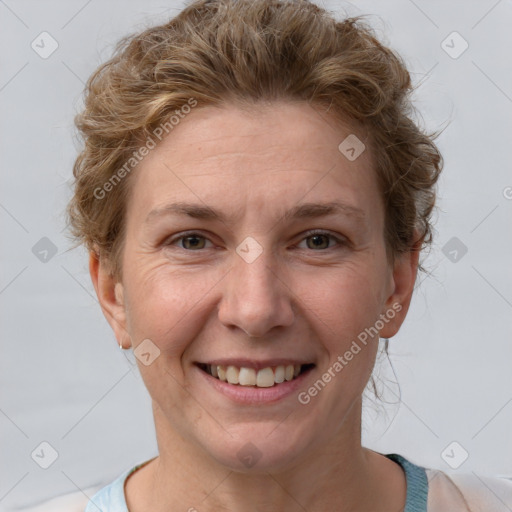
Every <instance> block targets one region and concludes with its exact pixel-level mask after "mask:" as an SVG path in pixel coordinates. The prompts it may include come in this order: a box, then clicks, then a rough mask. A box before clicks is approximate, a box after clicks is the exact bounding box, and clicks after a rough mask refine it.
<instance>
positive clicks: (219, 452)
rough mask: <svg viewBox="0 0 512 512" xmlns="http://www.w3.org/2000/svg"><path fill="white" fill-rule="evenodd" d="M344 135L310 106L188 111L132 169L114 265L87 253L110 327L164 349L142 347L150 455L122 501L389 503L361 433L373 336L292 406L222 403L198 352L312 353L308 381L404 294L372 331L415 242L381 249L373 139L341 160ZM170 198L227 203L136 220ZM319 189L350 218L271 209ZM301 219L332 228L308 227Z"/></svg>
mask: <svg viewBox="0 0 512 512" xmlns="http://www.w3.org/2000/svg"><path fill="white" fill-rule="evenodd" d="M354 132H355V131H354V130H351V129H350V127H349V126H348V125H344V128H343V127H342V128H340V125H339V123H338V124H336V123H335V122H334V120H333V119H330V118H328V117H327V116H326V115H325V114H324V113H320V112H319V111H317V110H315V109H314V108H312V107H311V106H310V105H308V104H306V103H284V102H280V103H273V104H271V105H267V106H266V107H262V108H258V110H254V111H251V112H246V111H244V112H242V111H241V110H240V109H238V108H236V107H235V106H233V105H225V106H223V107H222V108H220V109H219V108H214V107H206V108H202V109H200V108H197V109H195V110H194V111H192V113H190V114H189V115H187V117H186V118H185V119H183V120H182V121H181V122H180V124H179V125H177V126H176V127H175V128H174V130H173V131H172V132H171V133H170V135H169V136H168V137H167V138H166V139H164V140H163V141H162V143H161V144H160V145H159V146H158V147H157V148H156V149H154V150H153V151H152V152H150V154H149V155H148V156H147V157H146V158H145V159H144V160H143V161H142V162H141V163H140V164H139V166H138V167H137V169H136V170H135V171H134V174H133V175H132V176H131V177H130V179H131V180H132V183H131V196H130V198H129V202H128V207H127V212H126V239H125V247H124V252H123V256H122V268H123V278H122V280H121V281H117V280H116V279H115V278H114V277H113V276H111V275H110V274H109V272H108V262H107V261H99V260H98V258H97V257H96V255H95V254H94V253H91V255H90V272H91V277H92V280H93V283H94V286H95V289H96V292H97V295H98V298H99V301H100V304H101V306H102V309H103V312H104V314H105V316H106V318H107V319H108V321H109V322H110V325H111V326H112V329H113V331H114V333H115V335H116V338H117V340H118V342H119V343H121V344H123V346H124V347H125V348H128V347H130V346H131V347H133V348H134V349H136V348H137V346H138V345H139V344H140V343H141V342H142V341H143V340H145V339H150V340H151V342H152V343H154V344H155V345H156V346H157V347H158V349H159V350H160V355H159V356H158V357H157V358H156V359H155V360H154V361H153V362H152V363H151V364H150V365H148V366H146V365H144V364H142V363H141V362H138V364H139V369H140V372H141V375H142V378H143V380H144V382H145V385H146V386H147V389H148V391H149V393H150V395H151V398H152V401H153V411H154V419H155V427H156V434H157V441H158V446H159V456H158V457H157V458H156V459H154V460H152V461H151V462H150V463H149V464H147V465H146V466H144V467H143V468H141V469H140V470H138V471H137V472H135V473H134V474H133V475H132V476H131V477H130V478H129V479H128V480H127V483H126V486H125V495H126V499H127V503H128V506H129V509H130V511H131V512H142V511H143V510H153V511H156V512H159V511H162V512H163V511H169V510H190V509H191V508H192V507H195V509H197V510H198V511H201V512H203V511H205V512H208V511H219V510H221V511H222V510H231V511H232V510H237V511H239V512H245V511H247V512H248V511H259V512H263V511H265V512H267V511H268V512H270V511H275V512H277V511H280V512H288V511H296V510H308V511H311V512H316V511H324V510H338V511H341V512H345V511H347V512H348V511H349V510H357V511H358V512H364V511H368V512H370V511H375V510H379V511H390V512H399V511H402V510H403V508H404V506H405V496H406V482H405V476H404V473H403V471H402V469H401V468H400V466H399V465H397V464H396V463H395V462H393V461H391V460H389V459H387V458H386V457H384V456H382V455H380V454H378V453H376V452H373V451H371V450H368V449H366V448H363V447H362V446H361V403H362V394H363V391H364V388H365V386H366V384H367V382H368V379H369V378H370V375H371V371H372V368H373V365H374V362H375V357H376V353H377V349H378V344H377V338H374V339H372V340H370V341H369V342H368V344H367V345H366V346H364V345H361V348H362V350H361V351H360V352H359V353H358V354H357V355H355V356H354V357H353V359H352V360H351V361H350V362H349V363H348V364H347V365H346V366H345V367H344V368H343V370H342V371H341V372H338V373H335V377H333V378H332V380H331V381H330V382H329V384H328V385H327V386H325V388H324V389H322V391H321V392H319V393H318V394H317V396H315V397H314V398H312V399H311V401H310V402H309V403H308V404H306V405H303V404H301V403H300V402H299V401H298V400H297V396H296V394H292V396H289V397H286V398H284V399H282V400H280V401H279V402H278V403H267V404H253V405H241V404H235V403H233V402H232V401H231V400H230V399H229V398H227V397H226V396H224V395H223V394H221V393H219V392H218V391H216V390H214V389H213V387H212V386H210V385H208V384H206V383H205V380H204V379H203V378H199V375H198V372H199V371H200V370H198V369H197V367H196V366H195V365H194V363H195V362H197V361H208V360H213V359H215V358H219V357H249V358H254V359H259V360H261V359H265V358H273V357H295V358H304V359H305V360H309V361H313V362H314V363H315V368H314V369H313V371H311V372H310V373H309V375H308V376H306V381H305V383H304V386H302V388H301V389H302V390H307V389H308V387H310V386H311V385H312V384H313V383H314V382H315V381H317V380H318V379H319V378H321V376H322V373H323V372H325V371H327V369H328V368H329V367H332V365H333V363H334V362H335V361H336V360H337V358H338V356H342V355H343V354H344V353H345V352H346V351H347V350H348V349H349V348H350V346H351V343H352V342H353V340H356V339H357V336H358V334H360V333H361V332H363V331H364V329H365V328H368V327H370V326H373V325H374V324H375V323H376V321H377V320H378V319H379V316H380V315H382V314H386V312H388V311H389V310H390V309H391V308H392V307H393V304H395V305H396V304H400V306H401V310H400V311H399V312H396V314H395V315H394V317H393V318H392V319H388V321H387V322H386V323H385V325H384V326H383V328H382V329H381V331H380V336H381V337H387V338H389V337H392V336H393V335H395V334H396V332H397V331H398V329H399V328H400V325H401V324H402V322H403V320H404V318H405V315H406V313H407V310H408V307H409V302H410V299H411V295H412V291H413V286H414V281H415V277H416V271H417V265H418V251H417V250H415V249H414V248H412V249H411V251H410V252H409V253H406V254H404V255H403V256H401V257H400V258H395V260H394V261H393V262H391V261H389V259H388V257H387V255H386V250H385V244H384V208H383V201H382V198H381V197H380V193H379V190H378V188H377V183H376V176H375V172H374V170H373V168H374V166H373V162H372V159H371V155H370V152H369V151H368V150H367V151H364V152H363V153H362V154H361V155H360V156H359V157H358V158H357V159H356V160H355V161H353V162H351V161H349V160H348V159H347V158H345V156H344V155H342V154H341V153H340V151H339V150H338V145H339V144H340V143H341V141H342V140H343V139H345V137H346V136H347V135H349V134H350V133H354ZM220 134H221V135H220ZM359 138H360V139H361V140H364V136H363V135H361V134H360V135H359ZM178 201H179V202H187V203H194V204H199V205H202V206H205V205H207V206H208V207H211V208H214V209H216V210H219V211H220V212H222V213H223V214H224V215H225V217H226V218H225V219H224V221H222V222H221V221H219V220H205V219H196V218H191V217H189V216H187V215H177V214H170V213H169V214H166V215H165V214H164V215H153V216H150V219H151V220H150V221H149V222H146V219H147V217H148V214H149V213H150V212H151V211H153V210H155V209H159V208H160V209H161V208H162V207H163V206H165V205H168V204H171V203H176V202H178ZM329 201H338V202H342V203H344V204H346V205H350V206H351V207H353V208H357V209H359V210H360V216H359V217H357V216H354V215H348V214H346V213H344V212H341V213H336V214H333V215H330V216H325V217H317V218H309V217H308V218H300V219H288V218H285V217H284V213H285V212H286V211H288V210H291V209H292V208H294V207H296V206H297V205H299V204H302V203H305V202H307V203H326V202H329ZM310 229H320V230H323V231H327V235H328V234H331V235H332V236H333V237H335V238H334V239H333V238H330V237H328V236H327V237H324V236H321V235H320V237H318V236H317V238H315V236H314V235H313V236H311V235H308V234H307V233H306V232H307V231H308V230H310ZM188 230H193V231H194V232H196V233H197V235H200V236H203V237H205V239H203V238H199V239H197V238H195V239H193V242H195V245H192V248H191V245H190V243H189V242H190V239H188V242H187V241H185V240H184V239H183V238H181V239H178V237H179V236H182V235H183V232H185V231H188ZM248 236H250V237H252V238H254V239H255V240H256V241H257V242H258V243H259V244H260V246H261V247H262V248H263V252H262V253H261V254H260V255H259V257H258V258H257V259H255V261H253V262H252V263H248V262H246V261H245V260H244V259H243V258H241V257H240V256H239V255H238V254H237V252H236V248H237V246H238V245H239V244H240V243H241V242H242V241H243V240H244V239H245V238H246V237H248ZM336 239H339V240H340V242H337V241H336ZM314 242H316V245H315V243H314ZM184 244H185V245H184ZM198 246H199V248H197V247H198ZM318 246H320V248H318ZM249 442H250V443H252V444H253V445H254V446H256V447H257V449H258V451H259V453H260V454H261V458H260V459H259V460H258V462H257V463H256V464H255V465H254V466H252V467H250V468H249V467H246V465H244V463H243V462H242V461H241V460H240V459H239V457H238V456H237V453H238V451H239V450H240V449H241V448H242V447H244V446H245V445H247V443H249ZM192 510H193V509H192Z"/></svg>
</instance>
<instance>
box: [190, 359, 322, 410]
mask: <svg viewBox="0 0 512 512" xmlns="http://www.w3.org/2000/svg"><path fill="white" fill-rule="evenodd" d="M194 367H195V369H196V370H197V372H199V374H200V375H201V376H202V378H203V379H205V382H206V383H208V384H209V385H210V386H212V387H213V388H214V389H215V390H217V391H219V392H220V393H222V394H224V395H225V396H227V397H228V398H230V399H231V400H233V401H234V402H236V403H239V404H267V403H272V402H278V401H279V400H282V399H284V398H286V397H288V396H290V395H293V394H295V395H297V394H298V393H299V390H300V389H301V388H303V386H304V381H305V379H306V378H307V377H308V375H309V374H310V373H311V371H312V370H314V368H315V367H313V368H310V369H309V370H307V371H305V372H303V373H301V374H300V375H299V376H297V377H295V379H293V380H289V381H284V382H282V383H281V384H275V385H274V386H272V387H268V388H257V387H253V386H241V385H239V384H229V383H227V382H224V381H222V380H219V379H217V378H216V377H212V376H211V375H209V374H208V373H206V372H205V371H203V370H201V368H199V367H198V366H194Z"/></svg>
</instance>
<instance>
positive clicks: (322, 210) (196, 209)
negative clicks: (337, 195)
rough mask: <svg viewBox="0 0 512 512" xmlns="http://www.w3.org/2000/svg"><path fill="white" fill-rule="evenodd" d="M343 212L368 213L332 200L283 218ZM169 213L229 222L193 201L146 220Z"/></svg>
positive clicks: (154, 213) (358, 215)
mask: <svg viewBox="0 0 512 512" xmlns="http://www.w3.org/2000/svg"><path fill="white" fill-rule="evenodd" d="M336 214H342V215H345V216H347V217H354V218H356V219H359V220H364V219H365V218H366V214H365V213H364V211H363V210H361V209H359V208H357V207H355V206H351V205H348V204H345V203H340V202H337V201H332V202H328V203H303V204H300V205H297V206H295V207H294V208H292V209H290V210H288V211H287V212H285V213H284V215H283V216H282V217H283V220H290V219H307V218H318V217H326V216H328V215H336ZM167 215H186V216H188V217H191V218H193V219H201V220H218V221H220V222H223V223H225V222H227V217H226V216H225V215H224V214H223V213H222V212H220V211H218V210H215V209H214V208H210V207H209V206H205V205H200V204H193V203H173V204H169V205H166V206H164V207H162V208H156V209H154V210H152V211H151V212H149V214H148V216H147V217H146V220H145V222H146V223H148V222H151V221H152V220H153V219H154V218H157V217H163V216H167Z"/></svg>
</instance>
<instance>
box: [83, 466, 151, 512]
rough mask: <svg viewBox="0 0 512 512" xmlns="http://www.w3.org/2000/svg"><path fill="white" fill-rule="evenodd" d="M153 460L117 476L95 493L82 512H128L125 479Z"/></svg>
mask: <svg viewBox="0 0 512 512" xmlns="http://www.w3.org/2000/svg"><path fill="white" fill-rule="evenodd" d="M152 460H153V459H150V460H147V461H145V462H142V463H141V464H137V465H136V466H135V467H133V468H132V469H129V470H128V471H125V472H124V473H122V474H121V475H119V476H118V477H117V478H116V479H115V480H114V481H113V482H111V483H110V484H108V485H107V486H106V487H103V488H102V489H101V490H100V491H99V492H97V493H96V494H95V495H94V496H93V497H92V498H91V500H90V501H89V503H88V504H87V507H86V508H85V511H84V512H128V507H127V505H126V498H125V492H124V484H125V482H126V480H127V478H128V477H129V476H130V475H131V474H132V473H134V472H135V471H137V470H138V469H139V468H142V467H143V466H145V465H146V464H148V463H149V462H151V461H152Z"/></svg>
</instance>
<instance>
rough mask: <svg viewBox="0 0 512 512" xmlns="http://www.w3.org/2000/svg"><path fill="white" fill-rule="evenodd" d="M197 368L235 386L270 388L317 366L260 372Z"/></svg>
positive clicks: (269, 369)
mask: <svg viewBox="0 0 512 512" xmlns="http://www.w3.org/2000/svg"><path fill="white" fill-rule="evenodd" d="M197 366H198V367H199V368H200V369H201V370H202V371H204V372H205V373H207V374H208V375H210V376H211V377H214V378H216V379H218V380H220V381H222V382H227V383H228V384H232V385H234V386H249V387H251V386H252V387H257V388H270V387H273V386H277V385H279V384H281V383H283V382H288V381H291V380H294V379H296V378H297V377H299V376H300V375H303V374H304V373H306V372H308V371H310V370H311V369H312V368H314V366H315V365H314V364H296V365H293V364H288V365H279V366H275V367H271V366H268V367H266V368H261V369H260V370H256V369H255V368H247V367H244V366H242V367H237V366H223V365H211V364H204V363H197Z"/></svg>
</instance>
